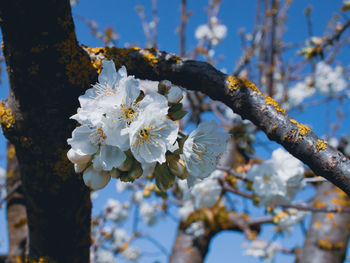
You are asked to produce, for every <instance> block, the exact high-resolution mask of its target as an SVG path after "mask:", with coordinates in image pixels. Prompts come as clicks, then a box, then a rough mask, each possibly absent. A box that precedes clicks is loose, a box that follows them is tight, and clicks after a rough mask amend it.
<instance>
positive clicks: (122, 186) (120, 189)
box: [115, 180, 132, 193]
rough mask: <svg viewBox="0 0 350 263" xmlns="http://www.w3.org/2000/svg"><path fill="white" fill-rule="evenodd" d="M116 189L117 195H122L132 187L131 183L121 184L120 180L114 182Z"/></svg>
mask: <svg viewBox="0 0 350 263" xmlns="http://www.w3.org/2000/svg"><path fill="white" fill-rule="evenodd" d="M115 186H116V188H117V192H118V193H122V192H124V191H125V190H126V189H128V187H130V186H132V183H130V182H122V181H120V180H118V181H117V182H116V185H115Z"/></svg>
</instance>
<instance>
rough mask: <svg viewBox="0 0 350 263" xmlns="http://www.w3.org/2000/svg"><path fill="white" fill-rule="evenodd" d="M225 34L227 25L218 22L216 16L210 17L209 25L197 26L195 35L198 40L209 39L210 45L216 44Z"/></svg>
mask: <svg viewBox="0 0 350 263" xmlns="http://www.w3.org/2000/svg"><path fill="white" fill-rule="evenodd" d="M226 34H227V27H226V26H225V25H222V24H219V21H218V19H217V17H214V16H212V17H211V18H210V22H209V25H207V24H204V25H200V26H199V27H197V29H196V32H195V37H196V38H197V39H198V40H209V41H210V43H211V45H213V46H216V45H218V44H219V43H220V42H221V41H222V40H223V39H224V38H225V37H226Z"/></svg>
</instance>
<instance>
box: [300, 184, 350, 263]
mask: <svg viewBox="0 0 350 263" xmlns="http://www.w3.org/2000/svg"><path fill="white" fill-rule="evenodd" d="M314 204H315V206H324V207H326V206H334V205H341V206H343V207H349V206H350V199H349V197H347V195H346V194H345V193H344V192H343V191H341V190H340V189H339V188H336V187H334V186H333V185H332V184H330V183H328V182H327V183H326V182H325V183H322V185H321V186H320V187H319V189H318V192H317V195H316V197H315V201H314ZM349 224H350V214H349V213H327V214H325V213H313V215H312V219H311V223H310V227H309V230H308V233H307V236H306V239H305V244H304V247H303V248H301V249H300V251H299V252H298V253H297V257H296V262H297V263H330V262H331V263H341V262H343V261H344V259H345V253H346V249H347V246H348V239H349V234H350V229H349Z"/></svg>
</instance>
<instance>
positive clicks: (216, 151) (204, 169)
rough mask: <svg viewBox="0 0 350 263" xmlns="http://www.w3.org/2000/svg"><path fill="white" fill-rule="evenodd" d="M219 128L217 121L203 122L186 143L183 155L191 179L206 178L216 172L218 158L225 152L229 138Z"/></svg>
mask: <svg viewBox="0 0 350 263" xmlns="http://www.w3.org/2000/svg"><path fill="white" fill-rule="evenodd" d="M217 128H218V125H217V124H216V123H215V121H211V122H203V123H201V124H199V126H198V127H197V129H195V130H194V131H193V132H191V134H190V135H189V137H188V138H187V140H186V141H185V143H184V146H183V153H184V159H185V162H186V166H187V170H188V172H189V174H190V177H191V176H192V177H199V178H205V177H207V176H208V175H209V174H210V173H211V172H213V171H214V170H215V167H216V161H217V157H218V156H219V155H220V154H221V153H223V152H224V151H225V148H226V140H227V139H228V138H229V135H228V134H226V133H222V132H218V131H217ZM190 180H193V178H190Z"/></svg>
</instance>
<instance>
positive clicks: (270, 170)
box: [247, 148, 305, 205]
mask: <svg viewBox="0 0 350 263" xmlns="http://www.w3.org/2000/svg"><path fill="white" fill-rule="evenodd" d="M303 174H304V167H303V165H302V163H301V162H300V161H299V160H298V159H296V158H295V157H293V156H292V155H290V154H289V153H287V152H286V151H284V150H282V149H281V148H279V149H277V150H275V151H273V153H272V158H271V159H270V160H267V161H264V162H263V163H262V164H254V165H253V166H252V167H251V168H250V169H249V171H248V173H247V177H248V179H249V180H251V181H252V183H253V192H254V194H255V195H256V196H258V197H259V198H260V203H261V204H264V205H278V204H286V203H290V202H291V201H292V200H293V199H294V197H295V195H296V194H297V193H298V192H299V191H300V190H301V189H302V188H303V187H304V185H305V182H304V181H303V177H304V176H303Z"/></svg>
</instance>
